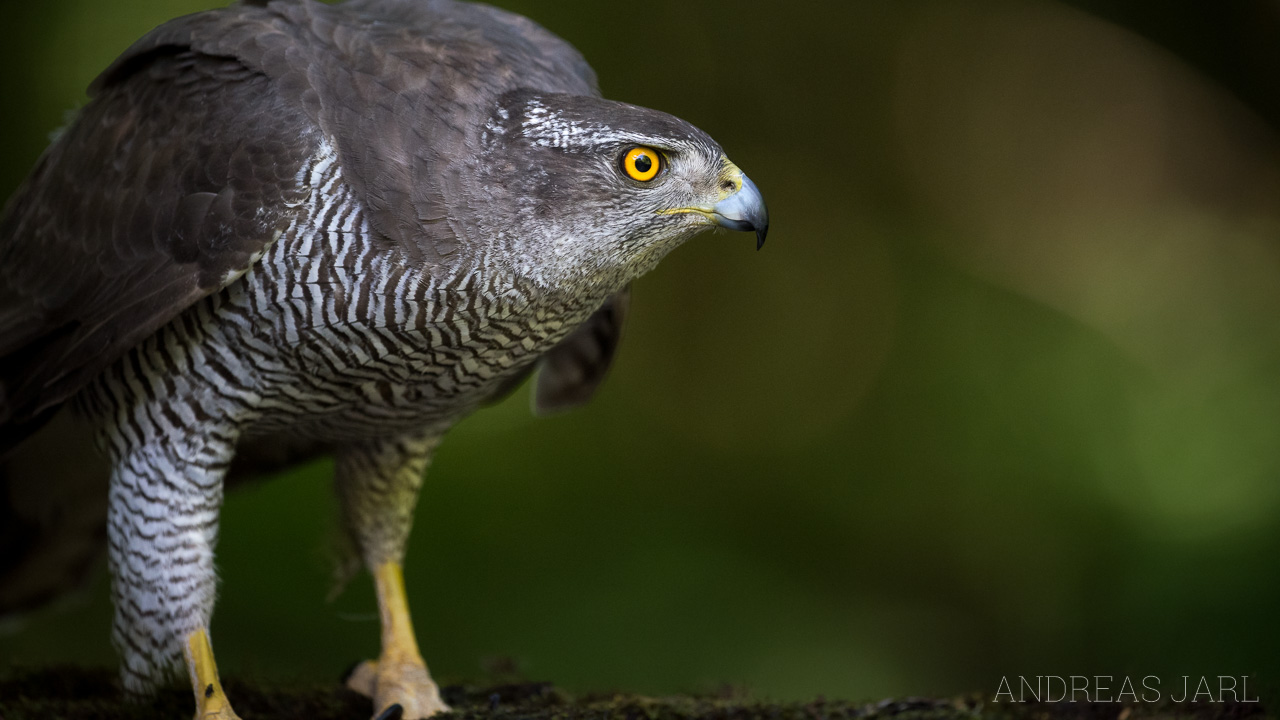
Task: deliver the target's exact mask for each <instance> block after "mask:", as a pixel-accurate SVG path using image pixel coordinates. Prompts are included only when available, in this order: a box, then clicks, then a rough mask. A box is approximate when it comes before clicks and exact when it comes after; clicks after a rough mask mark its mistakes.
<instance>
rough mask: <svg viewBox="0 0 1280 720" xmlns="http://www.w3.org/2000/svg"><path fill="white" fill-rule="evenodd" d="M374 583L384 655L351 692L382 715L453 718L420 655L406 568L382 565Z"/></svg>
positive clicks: (363, 667)
mask: <svg viewBox="0 0 1280 720" xmlns="http://www.w3.org/2000/svg"><path fill="white" fill-rule="evenodd" d="M373 582H374V588H375V589H376V590H377V593H378V615H379V616H380V617H381V619H382V654H381V655H380V656H379V657H378V660H377V661H376V662H374V661H367V662H364V663H361V664H360V666H359V667H357V668H356V670H355V672H353V673H352V674H351V677H349V678H347V686H348V687H350V688H351V689H352V690H355V691H356V692H359V693H363V694H365V695H368V696H369V697H371V698H373V705H374V710H375V712H376V713H377V714H378V715H381V714H382V713H383V712H385V711H386V710H387V708H389V707H391V706H392V705H399V706H400V707H401V708H402V709H403V710H404V715H403V720H418V719H420V718H428V717H431V716H432V715H434V714H436V713H438V712H447V711H448V710H449V706H447V705H445V704H444V701H442V700H441V699H440V690H439V688H437V687H436V684H435V682H433V681H432V680H431V674H430V673H429V672H427V665H426V663H425V662H423V660H422V655H421V653H419V652H418V641H417V639H416V638H415V637H414V634H413V621H412V620H410V619H409V602H408V599H407V598H406V597H405V593H404V572H403V570H402V569H401V567H400V564H399V563H394V562H389V563H383V564H382V565H379V566H378V567H377V568H376V569H374V571H373Z"/></svg>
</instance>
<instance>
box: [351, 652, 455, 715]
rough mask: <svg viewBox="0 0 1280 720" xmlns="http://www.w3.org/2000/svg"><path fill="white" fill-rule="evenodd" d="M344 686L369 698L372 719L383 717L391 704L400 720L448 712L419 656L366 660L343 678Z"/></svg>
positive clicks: (447, 707)
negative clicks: (401, 658)
mask: <svg viewBox="0 0 1280 720" xmlns="http://www.w3.org/2000/svg"><path fill="white" fill-rule="evenodd" d="M347 687H349V688H351V689H352V690H355V691H356V692H358V693H360V694H361V695H365V696H368V697H370V698H373V708H374V711H375V712H374V717H375V718H382V717H384V713H386V712H387V711H388V710H390V709H391V706H393V705H399V706H400V707H401V709H402V711H403V714H402V715H401V717H402V720H423V719H424V718H429V717H431V716H432V715H435V714H436V713H440V712H448V711H449V706H448V705H445V704H444V701H443V700H441V699H440V688H438V687H436V684H435V682H434V681H433V680H432V679H431V675H430V674H429V673H428V672H427V666H426V664H425V663H423V662H422V660H419V659H406V660H399V661H392V660H387V659H383V660H381V661H374V660H366V661H364V662H362V663H360V664H359V665H357V666H356V669H355V670H354V671H352V673H351V675H350V676H348V677H347ZM388 717H390V716H388Z"/></svg>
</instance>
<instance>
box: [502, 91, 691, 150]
mask: <svg viewBox="0 0 1280 720" xmlns="http://www.w3.org/2000/svg"><path fill="white" fill-rule="evenodd" d="M520 134H521V135H523V136H524V137H526V138H528V139H529V140H530V141H532V142H533V144H535V145H539V146H541V147H556V148H569V147H597V146H600V145H609V144H626V143H631V144H635V145H653V146H655V147H658V148H660V149H676V148H679V147H682V146H683V145H684V143H677V142H673V141H672V139H671V138H667V137H657V136H654V135H645V134H643V133H637V132H632V131H629V130H617V129H615V128H613V127H611V126H609V125H604V124H601V123H584V122H580V121H577V120H569V119H566V118H565V117H564V116H563V115H561V114H560V113H558V112H556V111H554V110H551V109H550V108H548V107H546V106H545V105H543V104H542V103H540V102H538V101H537V100H536V99H535V100H531V101H530V102H529V104H528V106H527V107H526V108H525V117H524V120H523V121H522V122H521V123H520Z"/></svg>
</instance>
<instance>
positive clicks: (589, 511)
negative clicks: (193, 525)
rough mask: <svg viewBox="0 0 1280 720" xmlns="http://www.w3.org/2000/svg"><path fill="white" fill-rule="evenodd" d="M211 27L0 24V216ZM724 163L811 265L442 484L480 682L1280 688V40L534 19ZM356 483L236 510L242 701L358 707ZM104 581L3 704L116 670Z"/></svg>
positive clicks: (1221, 23)
mask: <svg viewBox="0 0 1280 720" xmlns="http://www.w3.org/2000/svg"><path fill="white" fill-rule="evenodd" d="M214 4H217V3H210V2H207V0H129V2H118V3H104V2H100V1H99V0H46V1H45V2H40V3H32V2H29V3H12V2H11V3H5V5H4V8H3V10H0V17H2V18H3V21H2V22H0V26H2V27H3V36H4V43H3V44H2V45H0V61H2V62H0V68H3V69H2V70H0V82H2V83H3V88H0V90H2V91H3V94H2V95H0V96H2V97H3V98H4V105H3V108H4V111H3V112H2V113H0V127H2V129H3V133H2V135H3V142H2V143H0V147H2V148H3V150H2V151H0V152H2V153H3V154H2V155H0V160H2V162H0V194H2V195H7V194H8V193H10V192H11V191H12V189H13V188H15V187H16V186H17V184H18V183H19V182H20V181H21V179H22V177H23V176H24V175H25V173H26V172H27V171H28V170H29V168H30V167H31V165H32V164H33V163H34V161H35V159H36V157H37V156H38V154H39V153H40V151H41V149H42V148H43V146H44V145H45V144H46V142H47V136H48V133H49V132H50V131H51V130H53V129H54V128H55V127H57V126H58V125H59V124H60V123H61V122H62V121H63V118H64V113H65V112H66V111H68V110H69V109H71V108H73V107H75V106H76V105H77V104H78V103H81V102H83V89H84V87H85V86H86V85H87V84H88V83H89V81H90V80H91V79H92V78H93V77H94V75H95V73H96V72H97V71H98V70H100V69H101V68H103V67H104V66H105V65H106V64H107V63H108V62H110V60H111V59H112V58H114V57H115V56H116V55H117V54H118V53H119V52H120V51H122V50H123V49H124V48H125V47H127V46H128V45H129V44H130V42H132V41H133V40H134V39H136V38H137V37H139V36H140V35H142V34H143V33H145V32H146V31H147V30H148V29H150V28H151V27H153V26H154V25H156V24H158V23H160V22H162V21H163V20H165V19H167V18H169V17H172V16H176V15H179V14H183V13H186V12H193V11H197V10H200V9H204V8H206V7H209V6H211V5H214ZM498 4H499V5H503V6H505V7H509V8H510V9H513V10H516V11H519V12H522V13H525V14H527V15H529V16H531V17H533V18H535V19H536V20H538V21H539V22H541V23H542V24H544V25H545V26H547V27H548V28H550V29H551V30H553V31H554V32H556V33H558V34H560V35H561V36H563V37H565V38H566V39H568V40H569V41H570V42H572V43H573V44H575V45H576V46H577V47H578V48H579V49H581V50H582V51H583V53H584V54H585V55H586V56H587V58H588V59H589V60H590V61H591V62H592V64H593V65H594V66H595V68H596V70H597V71H598V72H599V75H600V77H601V82H602V86H603V89H604V91H605V94H606V95H607V96H609V97H612V98H616V99H621V100H627V101H630V102H634V103H638V104H643V105H648V106H651V107H656V108H661V109H664V110H667V111H669V112H672V113H674V114H677V115H680V116H682V117H684V118H686V119H689V120H691V121H693V122H694V123H695V124H698V125H699V126H701V127H702V128H703V129H705V130H707V131H708V132H710V133H711V134H712V135H713V136H714V137H716V138H717V139H718V140H719V141H720V142H721V143H722V144H723V146H724V147H725V148H726V149H727V150H728V152H729V155H730V157H732V158H733V159H734V160H735V161H736V162H737V163H738V164H739V165H740V166H742V167H743V168H744V169H745V170H746V172H747V173H748V174H749V175H751V177H752V178H753V179H755V180H756V182H757V183H758V185H759V186H760V187H761V188H762V190H763V192H764V193H765V196H766V197H767V198H768V201H769V205H770V209H771V212H772V216H773V220H774V227H773V230H772V234H771V235H770V239H769V244H768V245H767V246H766V247H765V249H764V251H763V252H760V253H756V252H755V251H754V249H753V247H752V245H753V239H752V238H748V237H746V236H741V235H736V234H733V235H730V234H719V235H711V236H705V237H702V238H699V239H698V240H696V241H694V242H692V243H690V244H689V245H688V246H686V247H685V248H683V249H681V250H680V251H679V252H677V253H675V254H673V255H672V256H671V257H670V258H669V259H667V260H666V261H665V262H664V264H663V265H662V267H661V268H659V270H658V271H656V272H655V273H653V274H652V275H651V276H649V277H646V278H644V279H643V280H642V281H640V282H639V283H638V285H637V287H636V299H635V303H634V310H633V315H632V317H631V319H630V321H629V326H628V328H627V335H626V337H625V339H624V342H623V347H622V351H621V355H620V357H619V359H618V363H617V365H616V367H615V369H614V371H613V374H612V376H611V378H610V381H609V382H608V383H607V384H606V386H605V388H604V390H603V391H602V392H601V394H600V395H599V397H598V398H597V399H596V401H595V402H594V403H593V404H592V405H591V406H590V407H588V408H587V409H585V410H583V411H580V412H577V413H574V414H570V415H566V416H563V417H557V418H553V419H547V420H536V421H535V420H534V419H533V418H531V417H530V415H529V413H528V411H527V407H528V396H527V392H521V393H520V394H518V395H517V396H515V397H514V398H512V399H511V400H510V401H509V402H507V403H506V404H504V405H502V406H500V407H497V408H495V409H492V410H489V411H486V412H482V413H480V414H478V415H477V416H475V417H473V418H472V419H470V420H468V421H466V422H465V423H463V424H462V425H460V426H459V427H458V428H457V429H456V430H455V431H454V432H453V433H452V434H451V435H450V437H449V438H448V440H447V441H446V442H445V444H444V445H443V446H442V449H441V450H440V452H439V454H438V457H437V461H436V463H435V465H434V467H433V469H432V471H431V473H430V476H429V479H428V481H427V484H426V487H425V491H424V493H423V497H422V501H421V505H420V508H419V512H418V516H417V518H418V519H417V527H416V531H415V534H414V536H413V541H412V546H411V549H410V552H409V558H408V585H409V593H410V597H411V600H412V602H413V605H414V607H415V610H416V615H415V619H416V621H417V627H418V632H419V635H420V638H421V640H422V644H423V647H424V650H425V653H426V656H427V658H428V661H429V662H430V663H431V665H432V667H433V669H434V670H435V672H436V673H437V674H438V675H440V676H443V677H444V678H445V679H451V680H466V679H481V680H482V679H484V678H486V677H492V676H494V675H503V674H510V673H511V672H512V671H513V670H514V672H516V673H518V674H522V675H523V676H525V677H529V678H535V679H549V680H552V681H555V682H557V683H559V684H561V685H563V686H566V687H568V688H570V689H575V690H608V689H620V690H630V691H639V692H644V693H667V692H676V691H685V690H705V689H708V688H714V687H717V686H719V685H721V684H722V683H729V684H733V685H737V686H745V687H748V688H751V689H752V690H754V691H755V692H757V693H759V694H761V695H765V696H770V697H775V698H803V697H810V696H813V695H817V694H825V695H827V696H843V697H848V698H853V699H871V698H879V697H884V696H889V695H907V694H910V695H937V694H947V693H957V692H965V691H973V690H983V691H987V692H994V691H995V688H996V685H997V683H998V682H999V679H1000V678H1001V677H1002V676H1014V675H1028V676H1030V675H1037V674H1056V675H1069V674H1087V675H1114V676H1121V675H1133V676H1141V675H1146V674H1155V675H1160V676H1162V677H1164V678H1166V684H1167V685H1168V686H1169V687H1170V688H1172V686H1173V685H1174V684H1176V683H1179V682H1180V681H1179V680H1178V677H1179V676H1181V675H1183V674H1190V675H1201V674H1204V675H1211V676H1213V675H1235V676H1240V675H1252V676H1254V680H1253V681H1251V682H1256V683H1257V686H1258V687H1262V688H1266V689H1269V690H1270V691H1271V694H1272V696H1273V697H1274V691H1275V689H1276V688H1277V686H1278V685H1280V683H1278V682H1277V681H1278V679H1280V650H1278V648H1280V153H1278V152H1277V151H1278V149H1280V145H1278V144H1277V135H1276V130H1277V127H1280V125H1278V123H1280V2H1276V1H1275V0H1252V1H1240V2H1234V1H1231V0H1219V1H1218V2H1205V1H1204V0H1162V1H1158V2H1157V1H1151V2H1141V1H1139V0H1087V1H1085V0H1081V1H1079V2H1074V3H1063V2H1051V1H1047V0H1026V1H1012V0H1011V1H1008V2H1003V1H996V0H961V1H955V2H951V1H946V0H940V1H935V0H829V1H826V2H823V1H821V0H792V1H790V2H786V3H776V2H770V3H766V2H755V1H746V0H712V1H706V2H698V3H687V2H683V1H682V0H663V1H655V2H612V3H599V2H593V1H590V0H560V1H558V2H555V3H547V2H534V1H533V0H500V1H499V2H498ZM329 471H330V467H329V465H328V464H327V463H324V462H321V463H318V464H315V465H313V466H309V467H306V468H303V469H300V470H298V471H296V472H291V473H289V474H286V475H283V476H281V477H279V478H276V479H273V480H271V481H270V482H267V483H263V484H260V485H256V486H253V487H250V488H247V489H245V490H243V491H240V492H237V493H235V494H234V495H233V496H231V497H230V498H229V499H228V501H227V504H226V507H225V510H224V512H223V521H222V527H223V539H222V541H221V545H220V547H219V554H220V565H221V573H222V580H223V584H222V591H221V601H220V603H219V605H218V609H217V613H216V615H215V618H214V625H213V631H214V637H215V639H216V641H217V649H218V652H219V657H220V660H221V662H222V664H223V668H224V671H225V672H228V673H240V674H254V675H258V676H261V677H264V678H280V679H287V678H304V679H326V678H336V677H337V676H338V674H339V672H340V671H341V670H342V669H343V668H344V667H346V666H347V665H349V664H350V663H351V662H353V661H355V660H357V659H360V658H363V657H366V656H371V655H373V654H374V653H375V652H376V642H377V623H376V616H375V614H374V605H373V599H372V593H371V591H370V590H369V588H368V583H367V582H366V581H365V580H363V579H358V580H357V581H356V582H355V583H354V584H353V585H352V586H351V587H350V588H349V589H348V590H347V592H346V593H345V594H343V595H342V596H341V597H340V598H339V599H338V600H336V601H334V602H326V599H325V598H326V595H327V593H328V590H329V586H330V582H329V578H330V568H329V560H328V558H329V552H328V548H329V539H330V536H331V531H330V528H331V520H332V518H333V516H334V514H335V512H336V511H335V505H334V501H333V499H332V497H331V495H330V492H329V484H328V477H329ZM109 616H110V607H109V602H108V600H107V588H106V582H105V573H102V574H101V575H100V577H99V579H98V580H97V581H96V582H95V583H94V585H93V586H92V587H91V588H89V589H88V591H87V592H86V593H84V595H82V596H81V597H79V598H78V599H76V600H74V601H71V602H69V603H67V604H65V605H64V606H63V607H61V608H58V609H57V610H56V611H49V612H42V613H40V614H37V615H35V616H32V617H30V618H28V620H27V622H26V623H25V624H24V625H22V626H21V627H16V628H15V627H11V628H8V631H7V632H6V633H4V634H2V635H0V664H4V663H13V662H21V663H33V662H34V663H46V662H54V661H77V662H87V663H93V664H111V663H113V662H114V658H113V654H112V650H111V648H110V644H109V641H108V628H109Z"/></svg>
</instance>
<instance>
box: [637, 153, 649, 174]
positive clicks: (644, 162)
mask: <svg viewBox="0 0 1280 720" xmlns="http://www.w3.org/2000/svg"><path fill="white" fill-rule="evenodd" d="M652 168H653V158H651V157H649V156H648V155H636V172H638V173H640V174H641V175H644V174H646V173H648V172H649V170H650V169H652Z"/></svg>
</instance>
